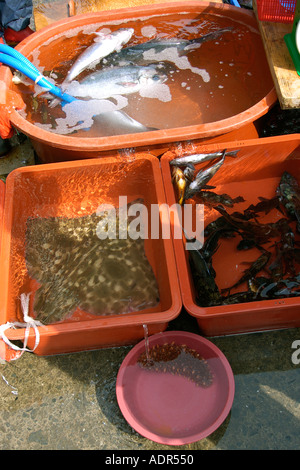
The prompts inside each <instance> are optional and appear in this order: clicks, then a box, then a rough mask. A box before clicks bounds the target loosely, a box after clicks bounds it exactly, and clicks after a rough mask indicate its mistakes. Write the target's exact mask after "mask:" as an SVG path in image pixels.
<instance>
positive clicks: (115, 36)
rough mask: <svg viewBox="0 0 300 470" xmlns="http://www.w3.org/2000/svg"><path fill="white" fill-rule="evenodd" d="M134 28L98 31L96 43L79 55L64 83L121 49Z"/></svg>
mask: <svg viewBox="0 0 300 470" xmlns="http://www.w3.org/2000/svg"><path fill="white" fill-rule="evenodd" d="M133 33H134V30H133V29H132V28H121V29H118V30H117V31H114V32H113V33H109V34H104V33H96V34H97V38H96V39H95V40H94V43H93V44H92V45H91V46H89V47H88V48H87V49H85V51H84V52H83V53H82V54H80V55H79V57H78V58H77V60H76V61H75V63H74V64H73V65H72V67H71V68H70V70H69V71H68V73H67V76H66V78H65V80H64V82H63V84H62V85H64V84H65V83H69V82H71V81H72V80H74V79H75V78H76V77H77V76H78V75H79V74H80V73H81V72H82V71H83V70H85V69H87V68H89V67H92V66H94V65H96V64H97V63H98V62H100V60H101V59H103V58H104V57H106V56H108V55H109V54H111V53H112V52H114V51H120V50H121V48H122V46H123V45H124V44H126V43H127V42H128V41H129V40H130V39H131V37H132V35H133Z"/></svg>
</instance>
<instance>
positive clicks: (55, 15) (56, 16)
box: [33, 0, 223, 31]
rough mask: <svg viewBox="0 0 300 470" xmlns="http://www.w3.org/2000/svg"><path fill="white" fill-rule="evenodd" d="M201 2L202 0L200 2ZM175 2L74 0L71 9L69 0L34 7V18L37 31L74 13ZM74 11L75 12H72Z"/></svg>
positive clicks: (220, 1)
mask: <svg viewBox="0 0 300 470" xmlns="http://www.w3.org/2000/svg"><path fill="white" fill-rule="evenodd" d="M199 1H201V0H199ZM173 2H174V0H74V1H73V2H72V3H73V8H69V0H57V1H54V2H51V3H48V2H47V3H42V4H39V5H37V6H35V7H34V9H33V17H34V23H35V29H36V31H38V30H40V29H41V28H43V27H44V26H47V25H49V24H51V23H54V21H58V20H61V19H62V18H67V17H68V16H72V13H74V14H76V15H80V14H82V13H90V12H96V11H102V10H115V9H116V8H130V7H137V6H139V5H151V4H157V3H173ZM214 2H215V3H223V1H222V0H214ZM72 9H73V10H74V12H72Z"/></svg>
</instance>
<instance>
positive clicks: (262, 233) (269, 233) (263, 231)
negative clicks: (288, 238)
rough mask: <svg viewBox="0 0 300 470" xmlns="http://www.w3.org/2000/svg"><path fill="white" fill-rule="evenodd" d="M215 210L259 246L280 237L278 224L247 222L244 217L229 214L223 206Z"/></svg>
mask: <svg viewBox="0 0 300 470" xmlns="http://www.w3.org/2000/svg"><path fill="white" fill-rule="evenodd" d="M215 209H216V210H217V211H218V212H220V214H222V215H223V217H224V218H225V219H226V220H227V222H228V223H229V224H231V225H232V226H233V227H235V228H236V229H238V230H240V231H242V232H245V233H246V234H247V235H248V238H249V239H254V240H255V241H256V244H257V245H260V244H262V243H266V242H268V241H269V239H270V238H272V237H278V236H279V235H280V232H279V230H278V228H277V227H276V224H271V223H270V224H260V223H258V222H256V221H255V220H247V219H246V220H245V219H244V218H242V217H236V216H235V215H234V214H231V215H230V214H228V213H227V212H226V210H225V209H224V207H222V206H216V207H215Z"/></svg>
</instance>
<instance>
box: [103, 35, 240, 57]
mask: <svg viewBox="0 0 300 470" xmlns="http://www.w3.org/2000/svg"><path fill="white" fill-rule="evenodd" d="M230 31H232V28H230V27H228V28H223V29H219V30H217V31H213V32H211V33H208V34H205V35H204V36H201V37H200V38H195V39H190V40H189V39H180V38H155V39H151V40H149V41H146V42H143V43H140V44H135V45H134V46H129V47H125V48H123V49H122V50H121V51H120V52H115V53H113V54H111V55H110V56H109V57H106V58H105V60H104V61H103V62H104V63H105V65H112V64H113V65H122V64H124V62H126V61H127V62H132V63H135V64H136V63H137V62H138V61H139V60H141V59H143V55H144V53H145V52H147V51H150V50H154V51H155V53H156V54H157V53H160V52H162V51H164V50H165V49H170V48H176V49H177V50H178V53H179V55H180V54H186V53H188V52H189V51H191V50H194V49H196V48H198V47H200V45H201V44H202V43H204V42H206V41H213V40H215V39H218V38H219V37H220V36H222V35H223V34H224V33H226V32H230Z"/></svg>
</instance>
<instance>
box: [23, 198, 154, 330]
mask: <svg viewBox="0 0 300 470" xmlns="http://www.w3.org/2000/svg"><path fill="white" fill-rule="evenodd" d="M136 202H137V201H134V203H136ZM116 215H117V217H115V216H116ZM103 221H105V222H106V221H107V224H106V226H103V227H102V226H101V222H102V223H103ZM114 221H116V233H117V234H119V233H120V230H121V232H122V233H123V231H125V232H124V233H125V235H126V234H127V238H125V237H124V239H123V238H120V239H119V238H112V237H109V236H108V237H107V238H104V237H102V238H104V239H100V238H99V230H100V232H101V233H102V235H103V233H104V232H107V234H109V232H108V231H109V230H110V227H111V226H113V225H111V224H113V223H114ZM129 223H130V218H129V217H128V220H127V221H126V225H124V224H125V222H123V220H122V219H121V218H120V217H119V212H118V211H115V210H111V211H109V212H108V213H107V218H105V217H104V215H103V214H100V215H97V214H96V213H93V214H91V215H86V216H83V217H78V218H67V217H50V218H39V217H37V218H29V219H28V220H27V231H26V253H25V258H26V266H27V269H28V273H29V276H30V277H31V278H32V279H35V280H36V281H38V283H39V284H41V286H40V287H39V288H38V290H37V291H36V292H35V295H34V306H33V308H34V312H35V315H36V318H37V319H38V320H39V321H41V322H42V323H44V324H48V323H53V322H57V321H61V320H64V319H66V318H68V317H70V316H71V315H72V314H73V313H74V311H75V310H76V309H77V307H79V308H80V309H82V310H84V311H85V312H88V313H91V314H93V315H118V314H123V313H129V312H132V311H137V310H143V309H145V308H148V307H153V306H155V305H157V302H158V301H159V293H158V288H157V283H156V279H155V276H154V273H153V271H152V268H151V266H150V264H149V262H148V259H147V258H146V255H145V250H144V240H143V239H141V238H139V239H137V240H133V239H132V238H130V237H129V236H128V233H127V230H128V224H129ZM99 224H100V225H99Z"/></svg>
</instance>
